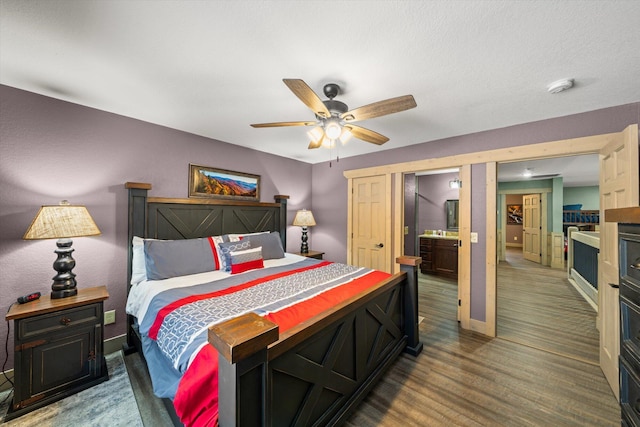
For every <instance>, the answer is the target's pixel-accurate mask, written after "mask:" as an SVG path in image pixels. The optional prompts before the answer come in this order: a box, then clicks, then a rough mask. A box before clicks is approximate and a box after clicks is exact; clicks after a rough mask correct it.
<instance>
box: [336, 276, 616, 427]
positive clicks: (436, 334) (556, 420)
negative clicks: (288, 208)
mask: <svg viewBox="0 0 640 427" xmlns="http://www.w3.org/2000/svg"><path fill="white" fill-rule="evenodd" d="M541 281H542V280H541ZM419 296H420V301H419V311H420V315H421V316H424V317H425V320H424V321H423V322H422V323H421V324H420V338H421V340H422V342H423V343H424V350H423V352H422V354H421V355H420V356H419V357H418V358H412V357H411V356H406V355H403V356H401V357H400V359H399V360H398V361H397V362H396V363H395V364H394V365H393V366H392V368H391V369H390V370H389V372H388V373H387V374H386V375H385V376H384V377H383V379H382V381H381V382H380V383H379V384H378V385H377V386H376V387H375V388H374V389H373V390H372V392H371V393H370V394H369V395H368V396H367V397H366V398H365V399H364V401H363V402H362V403H361V404H360V406H359V407H358V409H357V410H356V412H355V413H354V414H353V415H352V416H351V418H350V419H349V420H348V422H347V425H349V426H359V427H367V426H398V425H405V426H618V425H620V409H619V406H618V403H617V401H616V400H615V397H614V395H613V393H612V392H611V390H610V388H609V385H608V384H607V382H606V380H605V379H604V375H603V374H602V371H601V370H600V368H599V367H598V366H595V365H593V364H592V363H585V362H584V361H581V360H579V359H577V358H570V357H565V356H562V355H559V354H557V353H556V352H549V351H543V350H540V349H538V348H534V347H533V346H526V345H522V344H518V343H516V342H513V341H511V340H506V339H501V338H493V339H491V338H488V337H485V336H484V335H480V334H477V333H474V332H470V331H465V330H462V329H460V328H459V327H458V322H457V321H456V305H455V303H456V301H457V284H456V283H455V281H447V280H443V279H434V278H432V277H431V276H422V275H421V276H420V280H419ZM505 304H507V302H506V301H503V305H505ZM507 322H508V320H503V323H507Z"/></svg>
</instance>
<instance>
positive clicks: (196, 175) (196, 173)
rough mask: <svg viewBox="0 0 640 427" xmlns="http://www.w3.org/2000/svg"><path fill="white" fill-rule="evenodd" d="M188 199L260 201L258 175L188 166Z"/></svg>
mask: <svg viewBox="0 0 640 427" xmlns="http://www.w3.org/2000/svg"><path fill="white" fill-rule="evenodd" d="M189 197H200V198H217V199H232V200H252V201H259V200H260V175H253V174H249V173H244V172H234V171H230V170H226V169H218V168H212V167H208V166H200V165H194V164H190V165H189Z"/></svg>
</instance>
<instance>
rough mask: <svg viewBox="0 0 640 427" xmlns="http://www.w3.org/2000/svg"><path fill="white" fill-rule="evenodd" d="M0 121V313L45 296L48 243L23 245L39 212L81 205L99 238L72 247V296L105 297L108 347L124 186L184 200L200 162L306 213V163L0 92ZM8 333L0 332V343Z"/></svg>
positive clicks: (121, 250)
mask: <svg viewBox="0 0 640 427" xmlns="http://www.w3.org/2000/svg"><path fill="white" fill-rule="evenodd" d="M0 117H2V120H1V122H0V271H2V272H3V279H2V282H1V283H0V292H1V294H2V299H1V301H0V310H2V312H3V313H6V312H7V310H8V308H9V305H10V304H11V303H12V302H14V301H15V300H16V298H17V297H19V296H21V295H24V294H27V293H30V292H35V291H40V292H42V293H43V294H48V293H49V292H50V291H51V282H52V281H51V278H52V277H53V275H54V274H55V271H54V270H53V267H52V265H53V261H54V260H55V257H56V255H55V254H54V252H53V251H54V250H55V248H56V246H55V241H53V240H32V241H25V240H22V236H23V234H24V233H25V231H26V230H27V227H28V226H29V224H30V223H31V220H32V219H33V218H34V217H35V215H36V213H37V212H38V209H39V207H40V205H43V204H57V203H59V202H60V200H62V199H67V200H69V201H70V202H72V203H76V204H84V205H86V206H87V209H88V210H89V212H90V213H91V215H92V216H93V218H94V220H95V222H96V224H97V225H98V227H99V228H100V230H101V231H102V235H100V236H97V237H86V238H76V239H74V242H73V247H74V248H75V252H74V253H73V256H74V258H75V260H76V263H77V266H76V267H75V268H74V270H73V271H74V273H76V275H77V281H78V288H88V287H93V286H99V285H106V286H107V288H108V291H109V295H110V297H109V299H108V300H107V301H106V302H105V310H112V309H116V310H117V311H116V323H115V324H114V325H109V326H106V327H105V338H111V337H114V336H118V335H121V334H124V333H125V329H126V320H125V302H126V281H127V190H126V189H125V188H124V183H125V182H126V181H134V182H149V183H151V184H152V185H153V189H152V190H151V191H150V193H149V194H150V195H151V196H167V197H185V198H186V197H187V194H188V176H189V174H188V172H189V163H197V164H201V165H207V166H213V167H221V168H225V169H230V170H235V171H241V172H249V173H253V174H258V175H260V176H261V190H260V195H261V200H262V201H264V202H273V195H275V194H287V195H289V196H290V199H289V201H288V211H289V218H293V216H294V214H295V211H296V210H297V209H300V208H303V207H305V208H310V207H311V176H312V168H311V165H310V164H307V163H303V162H299V161H296V160H290V159H286V158H283V157H279V156H275V155H272V154H267V153H263V152H260V151H255V150H250V149H246V148H243V147H239V146H236V145H232V144H228V143H224V142H220V141H216V140H212V139H208V138H204V137H201V136H197V135H193V134H189V133H185V132H181V131H177V130H174V129H169V128H166V127H162V126H158V125H154V124H151V123H145V122H142V121H139V120H134V119H130V118H126V117H123V116H119V115H116V114H111V113H107V112H104V111H99V110H95V109H91V108H87V107H83V106H80V105H77V104H72V103H68V102H64V101H60V100H56V99H53V98H49V97H45V96H41V95H37V94H34V93H30V92H25V91H22V90H18V89H15V88H11V87H8V86H0ZM345 197H346V196H345ZM287 232H288V239H287V249H288V250H289V251H291V252H295V251H298V250H299V248H300V234H301V233H300V227H293V226H291V227H289V228H288V230H287ZM311 234H312V235H313V233H311ZM341 237H343V236H341ZM311 239H313V237H311ZM311 243H312V244H313V241H311ZM11 330H12V331H13V325H11ZM5 334H6V328H3V330H2V332H1V333H0V340H1V341H2V342H4V339H5ZM11 337H13V332H12V333H11ZM10 348H11V345H10ZM10 358H12V352H10ZM8 366H9V367H11V366H13V365H12V362H10V363H9V364H8Z"/></svg>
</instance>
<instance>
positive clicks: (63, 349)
mask: <svg viewBox="0 0 640 427" xmlns="http://www.w3.org/2000/svg"><path fill="white" fill-rule="evenodd" d="M107 298H109V293H108V292H107V288H106V287H105V286H100V287H97V288H84V289H79V290H78V295H75V296H72V297H68V298H60V299H51V297H50V296H49V295H45V296H43V297H42V298H40V299H39V300H36V301H32V302H28V303H26V304H16V305H14V306H12V307H11V309H10V310H9V312H8V313H7V315H6V316H5V318H6V320H7V321H9V320H13V321H14V323H13V326H14V349H15V350H14V383H15V388H14V394H13V402H12V403H11V405H10V407H9V410H8V411H7V415H6V417H5V421H8V420H10V419H13V418H16V417H19V416H21V415H24V414H26V413H27V412H30V411H33V410H34V409H37V408H41V407H43V406H46V405H48V404H50V403H52V402H55V401H57V400H60V399H62V398H64V397H67V396H69V395H71V394H74V393H77V392H79V391H81V390H84V389H86V388H89V387H92V386H94V385H96V384H99V383H101V382H103V381H106V380H107V379H109V373H108V372H107V366H106V362H105V359H104V354H103V352H104V350H103V328H104V314H103V311H104V309H103V302H104V300H106V299H107Z"/></svg>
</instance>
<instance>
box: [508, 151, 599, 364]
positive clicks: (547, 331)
mask: <svg viewBox="0 0 640 427" xmlns="http://www.w3.org/2000/svg"><path fill="white" fill-rule="evenodd" d="M533 163H535V164H536V169H538V170H545V171H546V172H547V173H545V174H541V175H543V178H542V179H537V180H533V181H532V180H531V179H530V178H525V177H521V178H520V181H506V178H504V177H501V167H502V165H501V164H500V165H498V193H499V196H498V197H499V198H500V200H501V202H502V203H498V206H499V207H500V210H504V212H505V216H506V217H507V218H506V221H502V224H499V225H498V235H501V233H503V234H504V235H505V238H504V239H503V240H504V242H503V243H505V245H504V246H502V248H503V249H502V251H500V252H501V256H500V257H499V262H498V266H497V310H496V311H497V322H496V323H497V325H496V326H497V327H496V335H497V336H498V337H499V338H502V339H506V340H508V341H512V342H516V343H518V344H522V345H526V346H529V347H532V348H537V349H539V350H543V351H547V352H550V353H554V354H558V355H561V356H564V357H568V358H571V359H575V360H580V361H583V362H586V363H590V364H593V365H598V364H599V333H598V330H597V328H596V316H597V313H596V311H594V309H593V308H592V307H591V305H590V304H589V303H588V302H587V301H586V300H585V299H584V298H583V297H582V295H581V294H580V293H579V292H578V291H577V290H576V289H575V288H574V287H573V285H572V284H571V283H570V281H569V279H568V277H567V272H566V269H565V268H551V267H549V265H551V264H552V263H551V262H550V260H549V259H548V258H546V254H547V253H549V252H551V251H552V248H544V250H543V248H542V246H543V245H549V244H550V243H551V241H552V239H547V234H549V235H551V234H552V233H553V232H554V231H557V232H560V233H562V232H563V227H562V220H563V216H562V212H561V209H558V208H559V206H556V205H567V204H570V203H574V202H575V200H577V199H578V200H582V201H583V202H586V203H591V204H590V205H588V208H589V209H596V210H597V209H599V200H598V193H599V190H598V177H599V168H598V156H597V155H589V156H572V157H563V158H560V159H553V160H546V161H545V160H542V161H537V162H515V163H512V164H510V165H509V170H514V169H518V168H521V169H522V170H525V171H526V170H527V165H528V166H529V168H531V164H533ZM545 163H546V165H545ZM554 164H556V165H557V164H562V165H564V166H565V169H558V170H553V169H552V170H551V172H550V171H549V169H548V168H553V167H554ZM567 165H569V166H571V165H573V166H571V167H569V168H567ZM587 165H588V166H587ZM529 170H530V169H529ZM576 170H577V171H578V172H579V173H580V175H581V176H580V177H579V178H578V177H576V176H575V174H576V173H578V172H576ZM585 171H588V174H585ZM589 174H590V176H589ZM565 175H566V182H565V183H564V185H558V183H557V182H556V183H555V184H556V185H554V182H553V180H555V181H558V180H561V181H562V180H565V178H564V176H565ZM505 182H508V183H509V185H504V187H506V188H507V189H504V188H502V189H501V185H502V183H505ZM567 186H570V187H567ZM518 187H524V189H522V190H518ZM527 187H528V189H527ZM531 188H535V189H536V191H544V193H543V194H544V195H545V197H544V200H545V203H543V204H542V205H543V206H544V208H543V209H542V213H543V214H544V215H543V216H545V217H546V216H547V215H548V216H549V218H548V219H547V218H545V220H544V221H540V222H539V223H535V224H533V223H534V222H535V221H533V222H532V224H533V225H532V224H529V227H528V228H527V224H525V223H526V221H525V220H522V221H521V222H522V224H517V223H518V222H520V221H518V220H517V218H516V219H512V220H511V221H510V219H511V218H510V211H509V209H510V208H511V209H514V210H515V209H516V207H518V206H521V210H522V212H523V214H524V217H526V216H527V215H526V214H527V212H526V211H527V207H526V206H539V203H538V202H539V201H540V200H542V197H541V195H542V194H540V193H536V194H531V190H530V189H531ZM565 191H566V192H567V200H568V202H567V203H565V197H564V192H565ZM514 193H515V194H514ZM555 193H560V194H555ZM576 198H577V199H576ZM531 200H534V202H535V203H534V202H532V201H531ZM505 202H506V203H505ZM516 202H518V203H516ZM593 203H595V206H594V205H593ZM545 205H549V206H545ZM505 209H506V210H505ZM533 210H534V211H536V210H537V211H538V213H540V212H539V211H540V210H541V209H539V208H538V209H533ZM529 213H531V212H529ZM534 213H535V212H534ZM538 217H540V215H538ZM505 224H506V229H505ZM518 227H519V230H515V229H516V228H518ZM510 228H511V229H510ZM543 228H544V231H545V233H544V236H545V237H544V239H541V240H540V243H539V245H540V247H537V248H533V249H535V250H533V249H532V247H533V245H527V244H526V240H527V229H529V234H532V233H531V229H534V230H535V231H538V232H539V231H540V230H542V229H543ZM529 237H530V236H529ZM518 241H519V242H520V244H518V243H517V242H518ZM543 253H544V254H545V259H541V258H542V254H543Z"/></svg>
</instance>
